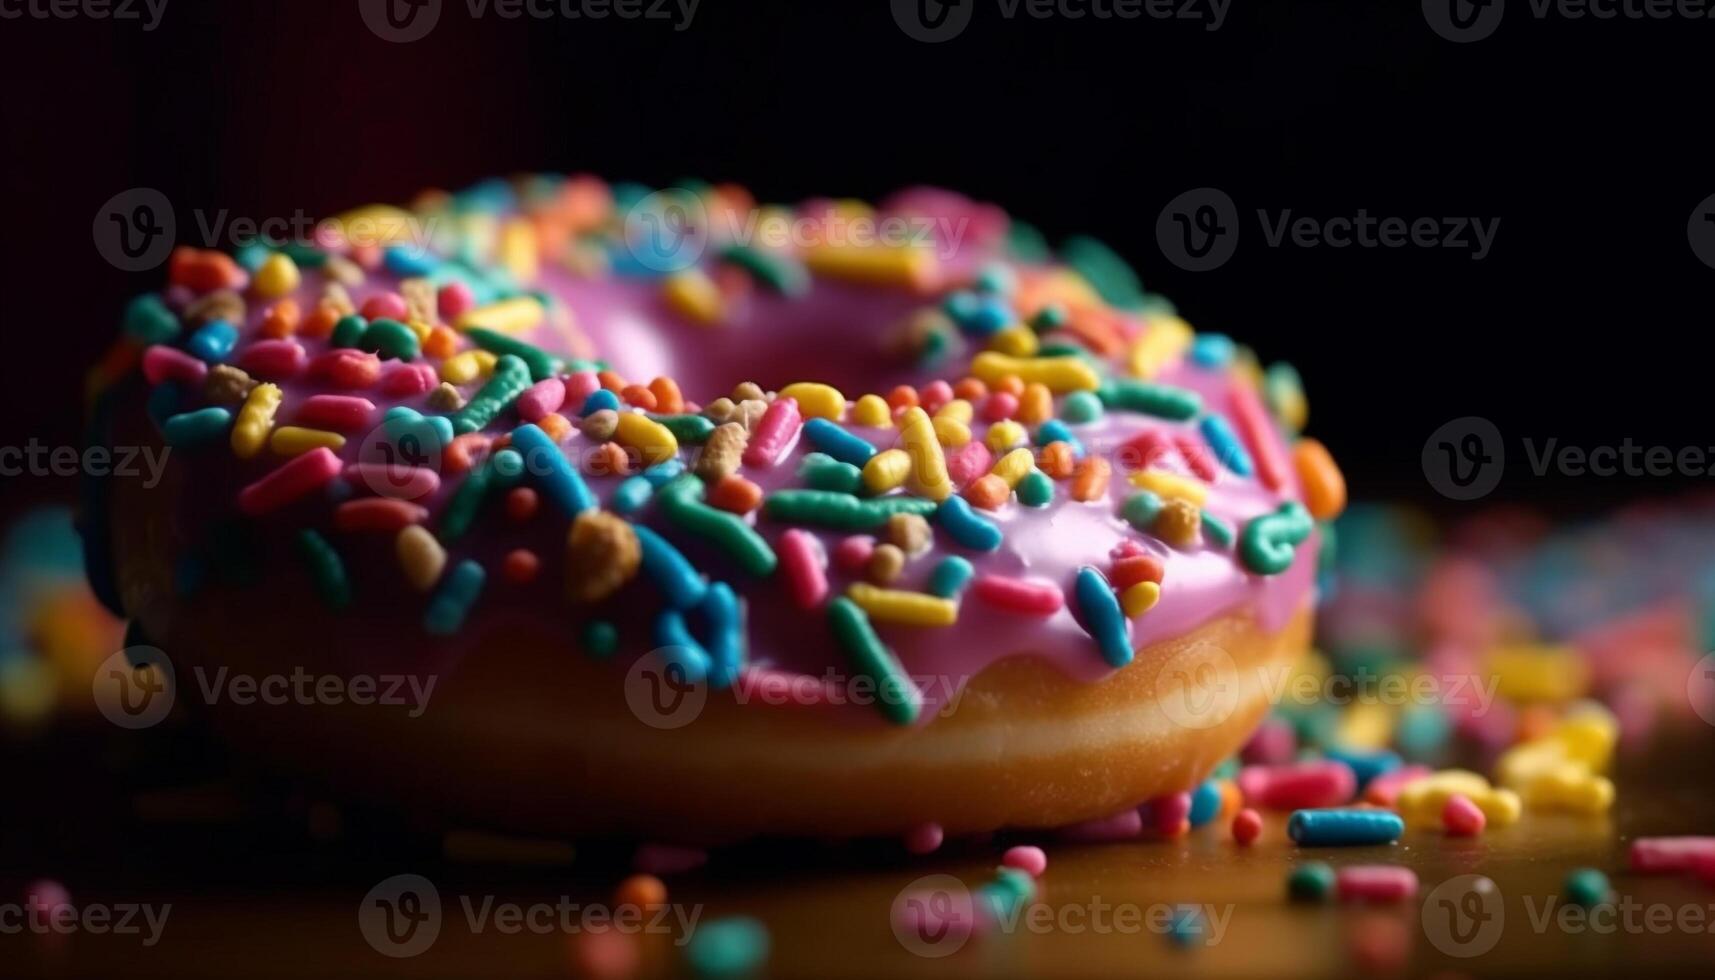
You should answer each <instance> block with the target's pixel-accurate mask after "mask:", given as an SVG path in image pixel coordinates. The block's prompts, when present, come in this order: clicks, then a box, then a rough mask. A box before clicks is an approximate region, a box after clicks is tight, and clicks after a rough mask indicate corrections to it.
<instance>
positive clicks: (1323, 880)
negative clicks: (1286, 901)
mask: <svg viewBox="0 0 1715 980" xmlns="http://www.w3.org/2000/svg"><path fill="white" fill-rule="evenodd" d="M1286 894H1287V896H1288V897H1290V898H1291V899H1292V900H1293V901H1294V902H1325V901H1327V900H1328V898H1329V896H1331V895H1333V894H1334V869H1333V868H1330V867H1329V866H1328V865H1326V864H1323V863H1322V862H1321V861H1310V862H1308V863H1306V864H1301V865H1299V866H1298V867H1296V868H1293V869H1292V874H1290V875H1288V876H1287V878H1286Z"/></svg>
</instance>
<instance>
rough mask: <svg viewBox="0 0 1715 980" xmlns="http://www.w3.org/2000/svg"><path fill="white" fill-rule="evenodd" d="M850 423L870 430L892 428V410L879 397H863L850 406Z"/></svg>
mask: <svg viewBox="0 0 1715 980" xmlns="http://www.w3.org/2000/svg"><path fill="white" fill-rule="evenodd" d="M852 421H853V422H855V423H857V424H858V425H864V426H868V427H870V428H872V429H891V428H893V409H891V408H889V407H888V404H887V399H885V398H883V397H881V396H880V395H864V396H863V397H862V398H859V399H858V400H857V404H856V405H853V406H852Z"/></svg>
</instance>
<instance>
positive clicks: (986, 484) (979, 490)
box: [965, 473, 1012, 510]
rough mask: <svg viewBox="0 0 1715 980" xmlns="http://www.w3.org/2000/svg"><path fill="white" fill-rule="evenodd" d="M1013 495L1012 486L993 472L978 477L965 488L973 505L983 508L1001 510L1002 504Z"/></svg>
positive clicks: (967, 497) (967, 496)
mask: <svg viewBox="0 0 1715 980" xmlns="http://www.w3.org/2000/svg"><path fill="white" fill-rule="evenodd" d="M1011 496H1012V488H1011V487H1009V486H1007V485H1006V481H1005V480H1003V479H1001V478H1000V477H998V476H996V475H995V474H993V473H985V474H983V475H982V476H979V477H977V478H976V479H975V480H972V481H971V485H970V486H968V487H966V488H965V499H966V500H969V501H970V502H971V506H972V507H978V508H981V509H982V510H999V509H1000V505H1001V504H1004V503H1006V501H1007V498H1008V497H1011Z"/></svg>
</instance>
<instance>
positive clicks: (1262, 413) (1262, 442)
mask: <svg viewBox="0 0 1715 980" xmlns="http://www.w3.org/2000/svg"><path fill="white" fill-rule="evenodd" d="M1229 401H1230V404H1231V405H1232V410H1233V425H1234V427H1236V428H1237V429H1238V430H1239V437H1240V438H1241V439H1243V440H1244V441H1245V444H1246V445H1247V446H1249V447H1250V451H1251V456H1252V458H1254V459H1255V460H1256V472H1257V476H1258V477H1260V478H1261V479H1262V485H1263V486H1265V487H1267V488H1269V489H1270V490H1279V489H1281V488H1283V487H1285V486H1286V475H1287V474H1288V473H1290V472H1291V471H1292V467H1290V466H1288V465H1287V463H1286V456H1285V452H1286V451H1285V450H1284V449H1283V448H1281V444H1280V434H1279V433H1277V432H1276V431H1275V428H1274V422H1273V420H1271V419H1270V418H1269V417H1268V412H1267V411H1266V410H1264V409H1263V407H1262V399H1260V398H1258V397H1257V394H1256V389H1255V388H1252V387H1251V386H1250V385H1248V384H1244V383H1242V382H1241V383H1239V384H1235V385H1233V386H1232V393H1231V395H1229Z"/></svg>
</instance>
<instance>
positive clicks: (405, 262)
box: [383, 245, 441, 277]
mask: <svg viewBox="0 0 1715 980" xmlns="http://www.w3.org/2000/svg"><path fill="white" fill-rule="evenodd" d="M383 264H385V265H386V267H387V271H388V272H391V273H393V274H394V275H396V276H407V277H413V276H432V275H434V274H435V272H436V271H438V270H439V269H440V267H441V263H440V260H439V259H437V258H435V256H434V255H433V254H432V253H431V252H429V250H428V249H424V248H406V247H405V246H403V245H392V246H389V247H388V249H387V254H386V257H385V258H384V259H383Z"/></svg>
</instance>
